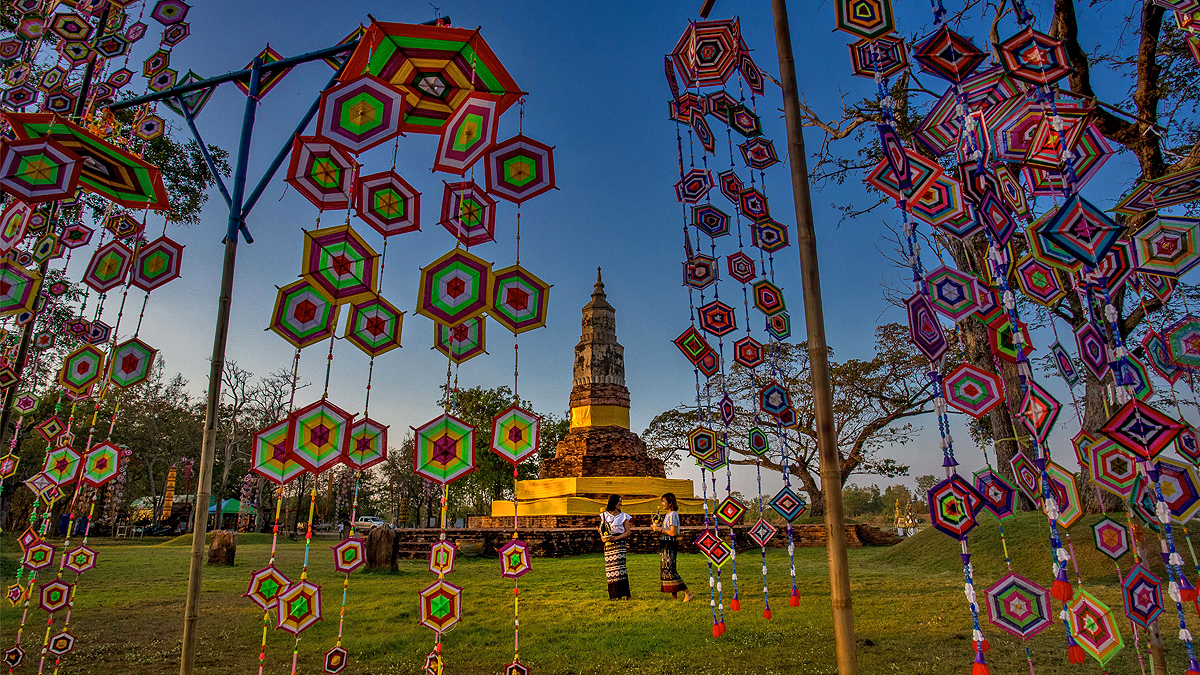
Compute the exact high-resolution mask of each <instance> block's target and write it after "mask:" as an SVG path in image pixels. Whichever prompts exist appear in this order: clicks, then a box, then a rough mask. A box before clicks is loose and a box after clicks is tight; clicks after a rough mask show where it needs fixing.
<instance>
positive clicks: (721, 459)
mask: <svg viewBox="0 0 1200 675" xmlns="http://www.w3.org/2000/svg"><path fill="white" fill-rule="evenodd" d="M696 464H698V465H699V466H700V467H701V468H703V469H705V470H708V471H720V470H721V469H724V468H725V467H726V466H728V465H729V448H728V447H727V446H726V445H725V441H723V440H721V439H717V449H716V451H715V452H713V453H712V454H711V455H709V456H708V457H705V458H704V459H700V460H696Z"/></svg>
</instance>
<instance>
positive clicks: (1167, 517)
mask: <svg viewBox="0 0 1200 675" xmlns="http://www.w3.org/2000/svg"><path fill="white" fill-rule="evenodd" d="M1154 513H1155V515H1157V516H1158V522H1160V523H1163V524H1164V525H1165V524H1166V523H1169V522H1171V511H1170V510H1169V509H1167V503H1166V502H1158V503H1157V504H1155V505H1154Z"/></svg>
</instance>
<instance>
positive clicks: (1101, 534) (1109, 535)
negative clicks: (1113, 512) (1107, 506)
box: [1092, 518, 1129, 561]
mask: <svg viewBox="0 0 1200 675" xmlns="http://www.w3.org/2000/svg"><path fill="white" fill-rule="evenodd" d="M1092 536H1093V538H1094V539H1095V541H1096V550H1097V551H1100V552H1101V553H1103V554H1104V555H1106V556H1108V557H1110V558H1112V559H1113V560H1114V561H1117V560H1120V559H1121V556H1123V555H1125V554H1126V553H1128V552H1129V529H1128V528H1126V527H1125V525H1123V524H1121V523H1118V522H1117V521H1115V520H1112V519H1111V518H1101V519H1100V521H1099V522H1097V523H1096V524H1095V525H1093V526H1092Z"/></svg>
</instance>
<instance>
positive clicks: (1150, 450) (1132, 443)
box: [1100, 398, 1184, 459]
mask: <svg viewBox="0 0 1200 675" xmlns="http://www.w3.org/2000/svg"><path fill="white" fill-rule="evenodd" d="M1183 429H1184V425H1183V424H1182V423H1180V422H1179V421H1178V420H1176V419H1174V418H1172V417H1170V416H1169V415H1166V414H1165V413H1162V412H1159V411H1158V410H1157V409H1155V408H1153V407H1152V406H1150V405H1148V404H1145V403H1142V402H1141V401H1139V400H1137V399H1136V398H1135V399H1130V400H1129V401H1128V402H1127V403H1125V405H1123V406H1121V408H1120V409H1118V410H1117V411H1116V412H1115V413H1113V415H1112V417H1110V418H1108V421H1107V422H1106V423H1105V424H1104V426H1103V427H1101V428H1100V431H1102V432H1103V433H1104V434H1105V435H1106V436H1108V437H1109V438H1111V439H1113V440H1114V441H1116V442H1117V443H1119V444H1121V445H1122V446H1124V447H1125V448H1127V449H1129V450H1132V451H1133V452H1135V453H1137V454H1138V456H1140V457H1141V458H1143V459H1154V458H1155V457H1158V455H1159V454H1161V453H1162V451H1163V450H1166V449H1167V446H1169V445H1170V444H1171V442H1172V441H1174V440H1175V439H1176V438H1177V437H1178V436H1179V434H1180V433H1182V432H1183Z"/></svg>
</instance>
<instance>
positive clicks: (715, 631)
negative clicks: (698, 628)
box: [713, 623, 721, 637]
mask: <svg viewBox="0 0 1200 675" xmlns="http://www.w3.org/2000/svg"><path fill="white" fill-rule="evenodd" d="M713 637H721V628H720V624H716V623H714V624H713Z"/></svg>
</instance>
